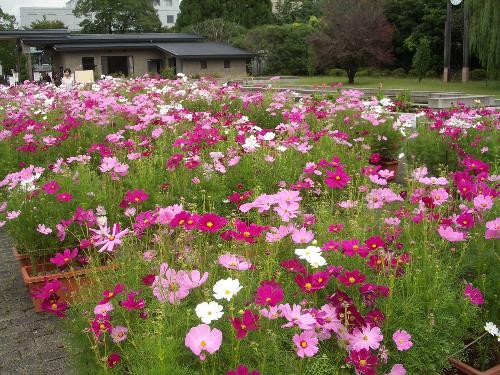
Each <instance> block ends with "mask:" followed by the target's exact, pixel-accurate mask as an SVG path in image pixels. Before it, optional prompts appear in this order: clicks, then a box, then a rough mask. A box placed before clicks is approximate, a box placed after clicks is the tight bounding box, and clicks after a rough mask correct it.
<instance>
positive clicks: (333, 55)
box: [311, 0, 394, 83]
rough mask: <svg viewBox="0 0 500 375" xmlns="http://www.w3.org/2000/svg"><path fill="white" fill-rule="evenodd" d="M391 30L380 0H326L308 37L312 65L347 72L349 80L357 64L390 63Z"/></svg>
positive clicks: (350, 80)
mask: <svg viewBox="0 0 500 375" xmlns="http://www.w3.org/2000/svg"><path fill="white" fill-rule="evenodd" d="M393 33H394V29H393V27H392V25H391V24H390V23H389V22H388V21H387V19H386V18H385V16H384V7H383V3H382V1H380V0H327V1H326V3H325V11H324V17H323V19H322V22H321V23H320V26H319V28H318V31H317V32H316V33H315V34H313V36H312V37H311V43H312V45H313V49H314V53H315V58H316V64H317V65H318V67H320V68H333V67H339V68H343V69H345V70H346V71H347V76H348V77H349V83H354V76H355V75H356V72H357V70H358V69H359V68H360V67H364V66H376V65H380V64H388V63H391V62H392V61H393V59H394V56H393V54H392V44H391V42H392V36H393Z"/></svg>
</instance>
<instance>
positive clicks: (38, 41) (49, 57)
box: [0, 30, 254, 77]
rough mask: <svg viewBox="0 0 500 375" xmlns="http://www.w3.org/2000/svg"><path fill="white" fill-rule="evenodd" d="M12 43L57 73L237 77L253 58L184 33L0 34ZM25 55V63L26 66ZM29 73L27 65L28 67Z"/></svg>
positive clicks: (241, 74) (244, 74)
mask: <svg viewBox="0 0 500 375" xmlns="http://www.w3.org/2000/svg"><path fill="white" fill-rule="evenodd" d="M2 39H3V40H5V39H10V40H16V41H17V42H18V43H19V45H20V46H21V47H22V51H23V53H25V54H27V55H28V54H29V55H31V54H32V53H33V51H34V50H36V51H41V53H42V55H43V56H42V57H43V58H41V59H40V61H43V62H50V63H51V65H52V70H53V71H55V72H60V73H62V71H63V69H65V68H70V69H71V70H72V71H77V70H93V71H94V72H95V75H97V76H100V75H102V74H105V75H112V74H122V75H124V76H132V75H135V76H139V75H144V74H147V73H150V74H156V73H160V72H161V71H162V70H164V69H165V68H167V67H169V68H172V69H173V70H174V71H175V72H176V73H184V74H188V75H198V76H209V75H212V76H219V77H243V76H246V75H247V69H248V67H249V66H250V63H251V60H252V58H253V57H254V54H252V53H250V52H248V51H245V50H242V49H239V48H235V47H233V46H231V45H229V44H226V43H214V42H208V41H206V40H205V39H204V38H203V37H200V36H198V35H193V34H184V33H138V34H72V33H70V32H68V31H66V30H8V31H0V40H2ZM31 61H32V59H31V57H29V58H28V62H31ZM28 72H29V73H30V74H32V73H33V69H31V67H30V68H29V69H28Z"/></svg>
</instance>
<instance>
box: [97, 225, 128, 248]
mask: <svg viewBox="0 0 500 375" xmlns="http://www.w3.org/2000/svg"><path fill="white" fill-rule="evenodd" d="M90 230H91V231H93V232H94V233H96V235H97V236H95V237H94V238H93V239H94V244H95V246H96V247H97V246H102V247H101V248H100V249H99V250H98V251H99V252H100V253H102V252H104V251H107V252H109V253H112V252H113V250H114V248H115V246H118V245H121V244H122V240H121V239H122V238H123V237H125V236H126V235H127V233H128V232H129V230H128V228H125V229H124V230H120V224H118V223H116V224H114V225H113V230H112V232H111V233H109V228H108V227H107V226H104V227H100V231H98V230H96V229H90Z"/></svg>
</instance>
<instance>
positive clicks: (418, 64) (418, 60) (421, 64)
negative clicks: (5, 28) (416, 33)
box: [412, 38, 432, 82]
mask: <svg viewBox="0 0 500 375" xmlns="http://www.w3.org/2000/svg"><path fill="white" fill-rule="evenodd" d="M431 64H432V56H431V42H430V41H429V39H427V38H422V39H420V42H419V44H418V47H417V50H416V51H415V55H414V56H413V61H412V66H413V68H414V69H415V71H416V73H417V77H418V81H419V82H420V81H422V78H424V76H425V72H426V71H428V70H429V68H430V67H431Z"/></svg>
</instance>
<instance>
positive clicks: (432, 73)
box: [425, 70, 439, 78]
mask: <svg viewBox="0 0 500 375" xmlns="http://www.w3.org/2000/svg"><path fill="white" fill-rule="evenodd" d="M425 76H426V77H427V78H438V77H439V74H438V73H436V71H435V70H429V71H427V73H425Z"/></svg>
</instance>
